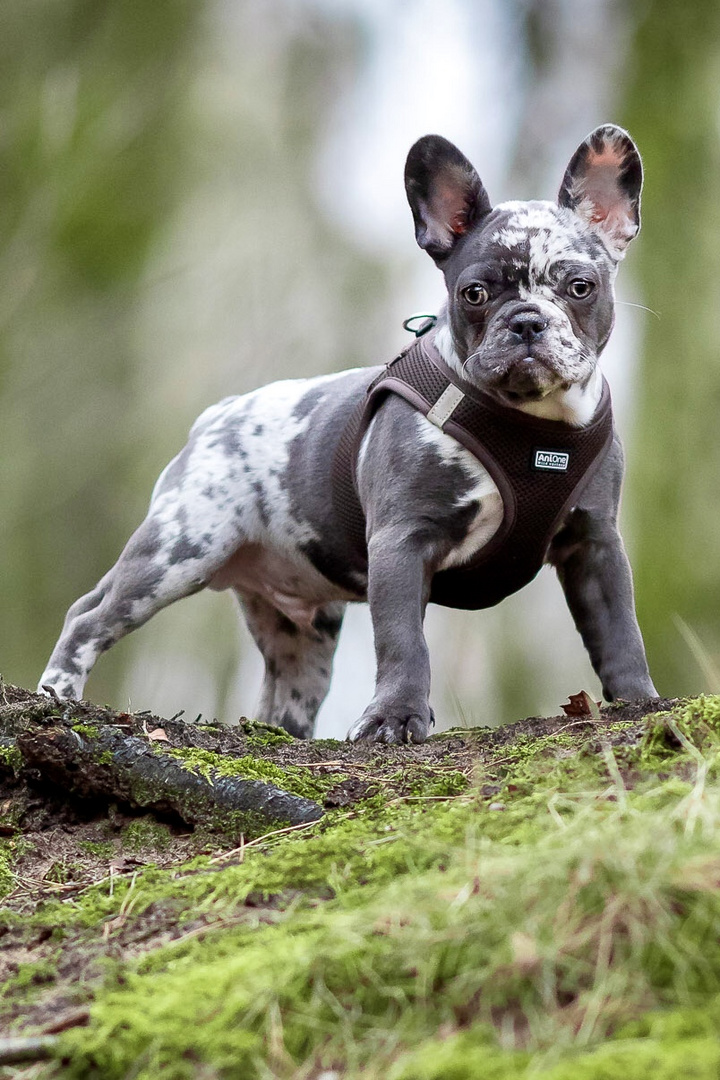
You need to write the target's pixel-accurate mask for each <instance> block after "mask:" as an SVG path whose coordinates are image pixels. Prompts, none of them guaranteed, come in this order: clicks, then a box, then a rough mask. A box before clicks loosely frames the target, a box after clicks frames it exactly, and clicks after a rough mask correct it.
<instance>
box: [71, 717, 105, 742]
mask: <svg viewBox="0 0 720 1080" xmlns="http://www.w3.org/2000/svg"><path fill="white" fill-rule="evenodd" d="M72 729H73V731H76V732H77V733H78V735H84V736H85V738H86V739H96V738H97V737H98V735H99V734H100V729H99V728H98V727H97V725H96V724H84V723H82V722H81V721H80V720H78V721H73V723H72Z"/></svg>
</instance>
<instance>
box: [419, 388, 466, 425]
mask: <svg viewBox="0 0 720 1080" xmlns="http://www.w3.org/2000/svg"><path fill="white" fill-rule="evenodd" d="M464 397H465V395H464V394H463V392H462V390H461V389H460V387H459V386H455V385H454V384H453V383H450V385H449V386H448V387H447V389H445V390H443V392H442V394H441V395H440V397H439V398H438V399H437V401H436V402H435V404H434V405H433V407H432V409H431V410H430V412H429V413H428V414H427V418H428V420H429V421H430V423H431V424H434V425H435V427H439V428H440V430H441V431H442V427H443V424H444V423H445V421H446V420H449V419H450V417H451V416H452V414H453V413H454V412H455V410H456V409H457V407H458V405H459V404H460V402H461V401H462V399H463V398H464Z"/></svg>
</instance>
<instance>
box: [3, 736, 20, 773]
mask: <svg viewBox="0 0 720 1080" xmlns="http://www.w3.org/2000/svg"><path fill="white" fill-rule="evenodd" d="M22 764H23V757H22V754H21V753H20V751H19V750H18V748H17V746H16V745H15V743H14V742H10V741H8V742H7V743H3V742H0V769H10V770H12V772H14V773H17V772H19V771H20V769H21V768H22Z"/></svg>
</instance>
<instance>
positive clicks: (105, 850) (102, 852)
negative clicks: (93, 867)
mask: <svg viewBox="0 0 720 1080" xmlns="http://www.w3.org/2000/svg"><path fill="white" fill-rule="evenodd" d="M78 849H79V850H80V851H83V852H85V854H87V855H92V856H93V857H94V858H96V859H103V860H107V859H112V857H113V856H114V854H115V845H114V844H113V842H112V840H80V841H79V842H78Z"/></svg>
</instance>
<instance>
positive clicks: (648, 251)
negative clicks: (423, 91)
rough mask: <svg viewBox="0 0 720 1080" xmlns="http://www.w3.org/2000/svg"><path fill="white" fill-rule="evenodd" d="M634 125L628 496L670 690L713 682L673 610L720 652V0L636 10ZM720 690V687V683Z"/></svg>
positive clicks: (662, 2)
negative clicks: (641, 186) (639, 188)
mask: <svg viewBox="0 0 720 1080" xmlns="http://www.w3.org/2000/svg"><path fill="white" fill-rule="evenodd" d="M638 10H639V12H640V21H639V23H638V25H637V30H636V33H635V37H634V41H633V45H632V56H631V58H630V63H629V64H628V72H629V73H632V78H631V81H630V82H629V84H628V85H627V87H626V91H625V93H626V100H627V109H626V110H625V120H626V123H627V126H628V128H629V130H630V131H631V132H632V135H633V137H634V138H635V139H636V140H637V142H638V145H639V147H640V150H641V153H642V156H643V160H644V162H645V170H646V186H645V191H644V195H643V232H642V235H641V238H640V240H639V242H638V247H637V251H636V252H635V253H634V256H633V259H634V265H635V268H636V270H637V271H638V273H639V276H640V279H641V283H642V288H643V301H644V303H646V304H647V305H648V306H649V307H650V308H652V309H653V311H655V312H657V313H658V316H659V317H658V318H656V317H654V316H653V315H650V314H648V315H647V316H646V317H645V320H644V341H643V359H642V368H641V371H640V375H639V389H638V419H637V428H636V435H635V439H634V441H633V445H632V446H631V447H630V450H631V454H630V474H629V484H628V488H627V492H626V502H627V504H628V510H629V516H630V517H631V519H632V522H633V529H634V536H633V540H634V543H633V549H634V567H635V582H636V589H637V601H638V611H639V615H640V622H641V626H642V629H643V633H644V636H645V641H646V643H647V646H648V652H649V657H650V666H651V669H652V672H653V675H654V678H655V682H656V684H657V686H658V689H659V690H660V692H661V693H663V694H668V695H677V694H684V693H689V692H691V691H697V690H699V689H710V687H709V686H708V685H706V680H705V679H704V678H703V676H702V675H701V673H700V669H699V667H698V666H697V664H696V663H695V662H694V661H693V660H692V658H691V656H690V654H689V651H688V647H687V646H686V644H685V643H684V642H683V640H682V638H681V636H680V634H679V631H678V629H677V625H676V623H675V622H674V620H673V616H675V615H679V616H680V617H681V618H682V619H683V620H685V621H686V622H687V623H688V624H689V625H690V626H691V628H692V629H694V630H695V631H696V633H697V634H698V635H699V637H700V639H701V640H702V642H703V644H704V646H705V648H706V650H707V652H708V654H709V657H710V659H711V660H712V659H713V657H714V659H715V662H716V666H717V657H718V655H719V654H720V521H719V502H720V500H719V496H720V334H719V331H718V325H717V323H718V313H720V143H719V140H718V115H719V109H720V90H719V87H720V5H718V3H717V0H697V2H695V3H693V4H687V5H683V6H682V7H678V6H677V4H675V3H673V2H672V0H653V2H651V3H643V4H640V5H638ZM714 689H715V691H716V692H720V686H715V687H714Z"/></svg>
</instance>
